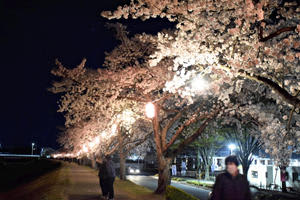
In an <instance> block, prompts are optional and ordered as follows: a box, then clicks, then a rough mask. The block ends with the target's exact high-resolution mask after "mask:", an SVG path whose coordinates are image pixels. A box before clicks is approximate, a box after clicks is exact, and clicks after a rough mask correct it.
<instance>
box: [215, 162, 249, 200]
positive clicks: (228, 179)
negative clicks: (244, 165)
mask: <svg viewBox="0 0 300 200" xmlns="http://www.w3.org/2000/svg"><path fill="white" fill-rule="evenodd" d="M225 165H226V172H225V173H222V174H219V175H218V176H217V179H216V182H215V185H214V187H213V192H212V198H211V199H212V200H251V193H250V188H249V183H248V181H247V179H246V178H245V177H244V176H243V175H241V174H240V173H239V170H238V165H239V162H238V160H237V158H236V156H228V157H227V158H226V159H225Z"/></svg>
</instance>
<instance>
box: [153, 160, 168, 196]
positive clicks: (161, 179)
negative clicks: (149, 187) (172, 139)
mask: <svg viewBox="0 0 300 200" xmlns="http://www.w3.org/2000/svg"><path fill="white" fill-rule="evenodd" d="M170 163H171V161H170V159H168V158H164V157H163V156H162V157H158V186H157V188H156V190H155V193H156V194H163V193H165V191H166V189H167V186H168V185H170V183H171V178H170Z"/></svg>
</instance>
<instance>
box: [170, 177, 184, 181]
mask: <svg viewBox="0 0 300 200" xmlns="http://www.w3.org/2000/svg"><path fill="white" fill-rule="evenodd" d="M172 180H173V181H184V180H185V179H184V178H180V177H173V178H172Z"/></svg>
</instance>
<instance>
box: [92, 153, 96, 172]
mask: <svg viewBox="0 0 300 200" xmlns="http://www.w3.org/2000/svg"><path fill="white" fill-rule="evenodd" d="M91 164H92V168H93V169H96V168H97V163H96V158H95V155H94V154H93V155H92V156H91Z"/></svg>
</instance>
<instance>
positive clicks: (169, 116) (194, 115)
mask: <svg viewBox="0 0 300 200" xmlns="http://www.w3.org/2000/svg"><path fill="white" fill-rule="evenodd" d="M298 8H299V2H297V1H279V0H278V1H277V0H275V1H267V0H261V1H252V0H237V1H231V0H224V1H213V0H211V1H202V0H182V1H176V0H139V1H134V0H132V1H131V3H130V4H129V5H124V6H120V7H118V9H117V10H116V11H114V12H111V11H107V12H103V13H102V16H104V17H106V18H108V19H119V18H121V17H123V18H125V19H127V18H128V17H133V18H141V19H143V20H146V19H149V18H156V17H161V18H166V19H168V20H169V21H171V22H174V23H175V24H176V25H175V27H174V28H173V29H172V30H163V31H161V32H158V33H157V34H156V35H150V34H145V33H143V34H136V35H134V36H132V37H129V36H128V33H127V31H126V27H124V26H122V25H121V24H110V25H109V27H110V28H112V29H113V30H115V32H116V38H117V39H118V40H119V41H120V43H119V45H118V46H116V48H115V49H114V50H113V51H111V52H109V53H107V54H106V57H105V62H104V64H103V67H102V68H99V69H97V70H93V69H91V68H87V67H85V62H86V60H83V61H82V63H81V64H80V65H78V66H77V67H75V68H72V69H70V68H66V67H64V66H63V65H62V64H61V63H60V62H58V61H57V67H56V68H54V69H53V70H52V73H53V74H54V75H55V76H57V77H59V79H58V80H57V81H56V82H54V83H53V87H52V88H51V89H50V90H51V91H52V92H54V93H60V94H61V100H60V102H59V105H60V108H59V112H62V113H64V116H65V119H66V127H67V131H66V132H65V133H64V134H63V135H62V136H61V137H60V139H59V140H60V142H61V143H62V144H63V145H64V147H65V148H66V150H68V151H70V152H72V155H76V156H82V155H85V154H89V155H92V156H103V155H105V154H112V153H115V152H119V153H120V157H121V158H123V160H124V157H125V156H126V154H127V153H128V152H129V151H130V150H132V149H133V148H135V147H136V146H138V145H140V144H142V143H143V142H144V141H147V140H148V139H149V138H150V141H151V139H152V141H153V143H154V146H155V149H156V154H157V161H158V171H159V179H158V188H157V190H156V193H163V192H165V189H166V186H167V185H168V184H169V183H170V174H169V166H170V164H171V162H172V161H173V159H174V158H175V157H176V155H178V154H179V153H181V152H182V151H183V149H184V148H185V147H186V146H188V145H190V144H191V143H193V142H194V141H195V140H196V139H197V138H200V140H202V141H205V140H206V137H205V134H206V133H207V134H208V135H209V136H211V135H214V131H211V128H210V126H211V125H212V124H213V123H217V124H219V125H220V127H221V126H224V127H228V126H233V127H236V131H234V132H233V133H232V134H230V135H228V136H227V137H228V138H231V139H232V138H235V137H236V136H239V135H244V138H245V141H246V142H243V143H241V144H239V146H240V148H241V149H243V150H242V151H243V153H242V154H243V155H247V153H246V152H248V151H249V148H250V149H251V148H252V147H251V145H252V144H256V143H257V140H258V139H260V140H261V141H262V142H263V144H264V148H265V149H266V151H267V152H268V153H270V155H271V156H272V157H273V158H274V159H275V161H276V164H277V165H278V166H281V167H282V168H284V167H286V166H288V164H289V158H290V157H291V153H292V152H295V151H297V150H299V145H298V142H299V141H300V131H299V127H300V123H299V108H300V99H299V98H298V95H299V93H300V92H299V91H300V83H299V80H300V70H299V69H300V67H299V57H300V54H299V52H300V42H299V40H300V34H299V33H300V12H299V9H298ZM146 105H147V108H148V109H149V110H148V112H151V115H148V117H147V116H146V115H145V106H146ZM149 105H150V106H149ZM247 126H250V127H254V128H253V129H254V130H255V131H253V133H251V134H253V135H251V134H250V133H249V131H248V130H251V129H252V128H251V129H249V128H245V127H247ZM252 136H254V137H252ZM249 138H250V139H249ZM207 142H209V140H208V141H207ZM204 148H205V147H204ZM239 159H240V160H241V162H242V163H244V164H245V166H247V163H248V164H249V163H251V159H252V158H251V155H250V154H249V155H248V156H247V158H244V157H242V156H239ZM207 162H209V161H207ZM123 170H124V166H123V168H122V170H121V171H123ZM245 170H247V168H245Z"/></svg>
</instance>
